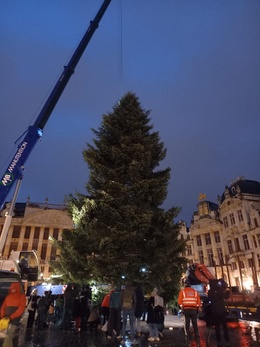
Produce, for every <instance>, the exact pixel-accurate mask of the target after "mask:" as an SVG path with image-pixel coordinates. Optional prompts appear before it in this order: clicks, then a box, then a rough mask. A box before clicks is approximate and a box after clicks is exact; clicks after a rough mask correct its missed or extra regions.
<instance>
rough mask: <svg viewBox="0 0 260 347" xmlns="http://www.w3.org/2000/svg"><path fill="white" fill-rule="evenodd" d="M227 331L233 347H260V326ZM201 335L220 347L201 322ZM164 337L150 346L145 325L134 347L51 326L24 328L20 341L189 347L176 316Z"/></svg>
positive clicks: (206, 346) (48, 345)
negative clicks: (42, 328)
mask: <svg viewBox="0 0 260 347" xmlns="http://www.w3.org/2000/svg"><path fill="white" fill-rule="evenodd" d="M228 328H229V334H230V345H231V346H232V347H257V346H260V334H259V332H260V323H256V322H246V321H240V322H229V323H228ZM199 331H200V336H201V347H217V343H216V338H215V330H214V328H210V329H209V328H207V327H206V325H205V322H203V321H199ZM191 332H192V328H191ZM163 335H164V336H163V338H162V339H161V341H160V342H148V341H147V338H148V329H147V325H146V323H145V322H143V325H142V335H141V336H140V337H138V339H137V343H136V344H133V343H131V341H130V339H129V338H126V340H125V344H124V345H123V344H122V343H121V342H120V341H117V340H116V339H115V340H114V339H112V340H110V341H108V340H107V338H106V335H105V333H104V332H102V331H100V330H99V331H92V332H91V331H87V332H82V333H76V332H74V331H68V332H65V331H63V330H61V329H60V328H59V327H58V326H56V325H54V324H50V326H49V327H48V328H47V329H45V330H40V331H39V330H37V327H34V328H33V329H32V330H30V331H26V329H25V328H24V326H23V328H22V329H21V334H20V338H19V347H74V346H75V347H83V346H84V347H133V346H135V347H186V345H185V336H184V329H183V321H182V320H181V318H177V316H176V317H175V318H174V320H171V319H169V320H167V322H166V329H165V330H164V331H163ZM195 346H196V343H195V341H194V337H193V339H192V341H191V344H190V347H195ZM224 346H225V345H224V344H223V347H224Z"/></svg>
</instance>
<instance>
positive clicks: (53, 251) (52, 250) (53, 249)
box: [51, 246, 57, 260]
mask: <svg viewBox="0 0 260 347" xmlns="http://www.w3.org/2000/svg"><path fill="white" fill-rule="evenodd" d="M56 251H57V249H56V247H55V246H51V260H55V259H56Z"/></svg>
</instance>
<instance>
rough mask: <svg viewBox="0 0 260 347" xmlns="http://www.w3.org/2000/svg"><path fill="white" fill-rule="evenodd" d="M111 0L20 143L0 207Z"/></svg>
mask: <svg viewBox="0 0 260 347" xmlns="http://www.w3.org/2000/svg"><path fill="white" fill-rule="evenodd" d="M110 2H111V0H105V1H104V2H103V4H102V5H101V7H100V9H99V11H98V12H97V14H96V16H95V18H94V19H93V20H92V21H91V22H90V25H89V27H88V29H87V31H86V32H85V34H84V36H83V38H82V39H81V41H80V43H79V45H78V46H77V48H76V50H75V52H74V54H73V55H72V57H71V59H70V61H69V63H68V65H67V66H65V68H64V71H63V73H62V74H61V76H60V78H59V79H58V81H57V83H56V84H55V86H54V88H53V90H52V92H51V93H50V95H49V97H48V99H47V101H46V102H45V104H44V106H43V108H42V110H41V112H40V113H39V115H38V117H37V119H36V121H35V123H34V124H33V125H32V126H30V127H29V128H28V130H27V132H26V135H25V137H24V139H23V140H22V142H21V143H20V144H19V146H18V149H17V151H16V153H15V155H14V157H13V159H12V161H11V162H10V164H9V166H8V168H7V170H6V171H5V173H4V175H3V176H2V178H1V181H0V209H2V207H3V205H4V203H5V199H6V197H7V195H8V193H9V191H10V190H11V188H12V185H13V184H14V182H15V181H18V180H20V179H21V178H22V170H23V165H24V164H25V162H26V160H27V159H28V157H29V155H30V153H31V151H32V149H33V147H34V146H35V144H36V143H37V141H38V140H39V138H40V137H41V136H42V130H43V128H44V126H45V124H46V123H47V121H48V119H49V117H50V115H51V113H52V111H53V109H54V107H55V106H56V104H57V102H58V100H59V98H60V96H61V94H62V92H63V91H64V89H65V87H66V85H67V83H68V81H69V79H70V77H71V75H72V74H73V72H74V69H75V67H76V66H77V64H78V62H79V60H80V58H81V56H82V54H83V52H84V51H85V49H86V47H87V45H88V43H89V41H90V40H91V38H92V36H93V34H94V32H95V30H96V29H97V28H98V24H99V22H100V20H101V19H102V17H103V15H104V13H105V11H106V10H107V8H108V6H109V4H110Z"/></svg>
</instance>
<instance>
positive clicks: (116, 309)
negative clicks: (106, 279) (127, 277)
mask: <svg viewBox="0 0 260 347" xmlns="http://www.w3.org/2000/svg"><path fill="white" fill-rule="evenodd" d="M120 326H121V286H120V285H118V286H117V287H116V289H115V290H113V292H112V293H111V294H110V299H109V317H108V323H107V338H108V339H111V338H112V336H113V331H115V332H116V338H117V339H119V340H120V339H121V335H120Z"/></svg>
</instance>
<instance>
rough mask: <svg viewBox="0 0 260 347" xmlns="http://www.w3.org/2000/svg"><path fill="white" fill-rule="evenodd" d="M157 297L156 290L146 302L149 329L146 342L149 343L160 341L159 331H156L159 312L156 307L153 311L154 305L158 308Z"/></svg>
mask: <svg viewBox="0 0 260 347" xmlns="http://www.w3.org/2000/svg"><path fill="white" fill-rule="evenodd" d="M157 296H158V294H157V289H154V290H153V291H152V293H151V296H150V298H149V299H148V302H147V324H148V328H149V337H148V341H151V342H152V341H160V338H159V330H158V324H159V310H158V307H157V308H156V309H155V305H156V306H158V303H156V297H157Z"/></svg>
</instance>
